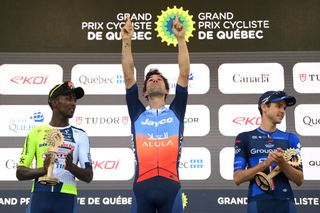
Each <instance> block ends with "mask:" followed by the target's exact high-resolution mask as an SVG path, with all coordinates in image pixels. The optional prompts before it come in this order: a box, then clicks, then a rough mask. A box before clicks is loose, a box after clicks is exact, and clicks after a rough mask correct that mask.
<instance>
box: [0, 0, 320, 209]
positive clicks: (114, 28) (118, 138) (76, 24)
mask: <svg viewBox="0 0 320 213" xmlns="http://www.w3.org/2000/svg"><path fill="white" fill-rule="evenodd" d="M318 8H320V2H319V1H317V0H309V1H307V2H302V1H292V0H290V1H289V0H283V1H273V0H272V1H259V2H257V1H249V0H245V1H241V2H239V1H235V0H233V1H231V0H224V1H204V0H199V1H197V2H195V1H121V0H120V1H104V0H94V1H90V2H89V1H85V0H77V1H74V0H70V1H54V2H46V1H40V0H31V1H26V2H21V1H17V0H10V1H9V0H8V1H2V2H1V7H0V26H1V35H0V38H1V39H0V117H1V123H0V169H1V173H0V188H1V190H0V211H1V212H3V213H6V212H23V211H24V209H25V207H26V205H27V203H28V202H29V194H30V188H31V181H23V182H18V181H17V180H16V177H15V170H16V165H17V162H18V159H19V155H20V152H21V149H22V146H23V142H24V138H25V136H26V135H27V133H28V131H29V130H30V129H31V128H33V127H34V126H37V125H41V124H44V123H48V121H49V120H50V118H51V110H50V108H49V107H48V105H47V94H48V92H49V90H50V88H51V87H53V86H54V85H55V84H57V83H60V82H61V81H63V80H68V79H71V80H72V81H73V82H74V83H75V85H76V86H81V87H83V88H84V90H85V92H86V96H85V98H83V99H81V100H79V102H78V107H77V109H76V112H75V115H74V117H73V119H72V120H71V122H72V124H74V125H75V126H78V127H80V128H83V129H84V130H86V132H87V133H88V135H89V136H90V141H91V146H92V150H91V151H92V159H93V168H94V180H93V182H92V183H90V184H85V183H82V182H79V184H78V186H79V198H78V202H79V206H80V212H89V211H91V212H128V211H129V209H130V205H131V202H132V198H131V185H132V180H133V176H134V155H133V153H132V149H131V142H130V119H129V117H128V112H127V108H126V103H125V98H124V94H125V89H124V80H123V75H122V70H121V64H120V63H121V54H120V53H121V41H120V40H121V38H120V28H121V27H122V26H123V24H124V22H125V19H126V17H127V16H128V15H130V16H131V19H132V21H133V24H134V28H135V34H134V41H133V45H134V46H133V50H134V52H135V53H134V59H135V70H136V77H137V81H138V84H140V85H141V84H142V82H143V77H144V74H145V73H146V72H147V71H148V70H149V69H150V68H155V67H157V68H159V69H160V70H161V71H162V72H163V73H164V75H165V76H167V77H168V80H169V83H170V89H171V92H170V95H169V97H168V99H169V101H171V100H172V97H173V94H174V88H175V86H176V80H177V73H178V65H177V54H176V52H177V42H176V41H175V40H174V39H172V33H171V31H170V26H171V23H172V20H173V18H174V16H175V15H176V14H179V19H180V21H181V22H183V23H184V24H185V26H186V39H187V41H188V45H189V49H190V56H191V63H192V64H191V73H190V76H189V79H190V85H189V93H190V95H189V100H188V106H187V111H186V116H185V121H184V122H185V132H184V133H185V139H184V148H183V150H182V156H181V161H180V164H179V172H180V176H181V180H182V187H183V204H184V208H185V212H190V213H209V212H235V211H238V212H244V211H245V208H246V204H247V199H246V193H247V187H248V184H242V185H241V186H236V185H235V184H234V183H233V181H232V173H233V153H234V150H233V143H234V138H235V136H236V135H237V134H238V133H240V132H242V131H248V130H251V129H254V128H256V127H257V126H259V124H260V122H261V118H260V114H259V112H258V109H257V99H258V97H259V96H260V94H261V93H263V92H265V91H266V90H285V91H286V92H288V93H289V94H292V95H294V96H296V98H297V105H296V106H294V107H290V108H288V110H287V115H286V117H285V119H284V120H283V122H282V123H281V124H280V125H279V129H281V130H284V131H290V132H294V133H296V134H297V135H298V136H299V137H300V139H301V142H302V157H303V167H304V174H305V183H304V184H303V186H301V187H296V186H293V187H294V191H295V194H296V204H297V208H298V210H299V212H306V213H311V212H319V209H320V200H319V199H320V196H319V195H320V189H319V181H320V145H319V139H320V116H319V111H320V101H319V100H320V99H319V97H320V95H319V93H320V60H319V59H320V42H319V37H320V29H319V27H318V26H319V22H320V13H319V11H318ZM142 100H143V99H142ZM146 145H147V146H167V144H146Z"/></svg>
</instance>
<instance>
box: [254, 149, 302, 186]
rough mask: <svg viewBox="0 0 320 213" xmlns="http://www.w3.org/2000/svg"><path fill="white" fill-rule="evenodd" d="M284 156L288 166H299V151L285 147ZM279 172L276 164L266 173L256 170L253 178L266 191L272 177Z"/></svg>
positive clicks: (279, 169) (300, 162)
mask: <svg viewBox="0 0 320 213" xmlns="http://www.w3.org/2000/svg"><path fill="white" fill-rule="evenodd" d="M284 158H285V160H286V161H287V162H288V163H289V165H290V166H293V167H299V166H300V165H301V164H302V161H301V157H300V155H299V152H298V151H297V150H295V149H292V148H290V149H287V150H286V151H285V152H284ZM280 172H281V168H280V167H279V166H277V167H276V168H274V169H273V170H272V171H271V172H270V173H269V174H268V175H266V174H265V173H263V172H258V173H257V174H256V175H255V177H254V180H255V182H256V184H257V185H258V186H259V188H260V189H261V190H262V191H265V192H268V191H270V189H271V185H272V178H273V177H275V176H276V175H278V174H279V173H280Z"/></svg>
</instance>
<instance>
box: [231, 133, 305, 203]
mask: <svg viewBox="0 0 320 213" xmlns="http://www.w3.org/2000/svg"><path fill="white" fill-rule="evenodd" d="M234 148H235V158H234V172H235V171H238V170H244V169H246V168H251V167H254V166H256V165H257V164H259V163H261V162H263V161H265V160H266V159H267V158H268V154H269V153H270V152H271V151H273V150H275V149H277V148H281V149H283V150H286V149H288V148H292V149H296V150H298V151H299V153H300V141H299V138H298V137H297V136H296V135H295V134H293V133H288V132H283V131H280V130H278V129H277V130H276V131H274V132H266V131H264V130H262V129H260V128H257V129H255V130H253V131H250V132H243V133H240V134H239V135H238V136H237V137H236V140H235V145H234ZM276 166H277V165H276V164H272V165H271V166H270V167H269V168H267V169H266V170H265V171H263V172H264V173H265V174H269V173H270V171H272V170H273V169H274V168H275V167H276ZM299 169H300V170H302V166H301V167H300V168H299ZM265 199H286V200H291V201H293V200H294V195H293V192H292V189H291V186H290V183H289V180H288V178H287V177H286V176H285V175H284V174H283V173H279V174H278V175H277V176H275V177H274V178H273V185H272V189H271V190H270V191H269V192H264V191H262V190H261V189H260V188H259V187H258V186H257V184H256V183H255V181H254V179H253V180H251V181H250V184H249V192H248V200H249V201H254V200H265Z"/></svg>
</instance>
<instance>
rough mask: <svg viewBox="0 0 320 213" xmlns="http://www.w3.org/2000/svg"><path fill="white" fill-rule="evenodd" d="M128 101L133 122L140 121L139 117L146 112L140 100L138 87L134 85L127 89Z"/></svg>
mask: <svg viewBox="0 0 320 213" xmlns="http://www.w3.org/2000/svg"><path fill="white" fill-rule="evenodd" d="M126 101H127V106H128V111H129V116H130V119H131V122H132V123H133V122H134V121H135V120H136V119H138V117H139V115H140V114H141V113H142V112H143V111H145V107H144V105H143V104H142V103H141V101H140V100H139V93H138V86H137V84H134V85H133V86H132V87H131V88H129V89H126Z"/></svg>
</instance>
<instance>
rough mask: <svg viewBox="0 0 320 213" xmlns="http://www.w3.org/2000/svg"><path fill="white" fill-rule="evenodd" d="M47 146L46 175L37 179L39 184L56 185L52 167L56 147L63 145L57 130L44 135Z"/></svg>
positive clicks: (55, 157) (55, 155)
mask: <svg viewBox="0 0 320 213" xmlns="http://www.w3.org/2000/svg"><path fill="white" fill-rule="evenodd" d="M46 140H47V146H48V156H47V157H50V163H49V166H48V169H47V175H44V176H42V177H40V178H39V180H38V181H39V182H40V183H41V184H47V185H57V184H58V183H59V179H58V178H55V177H53V167H54V164H55V163H56V159H57V150H58V147H59V146H61V145H62V144H63V141H64V138H63V135H62V133H61V132H60V131H59V130H58V129H50V130H49V131H48V133H47V134H46Z"/></svg>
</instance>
